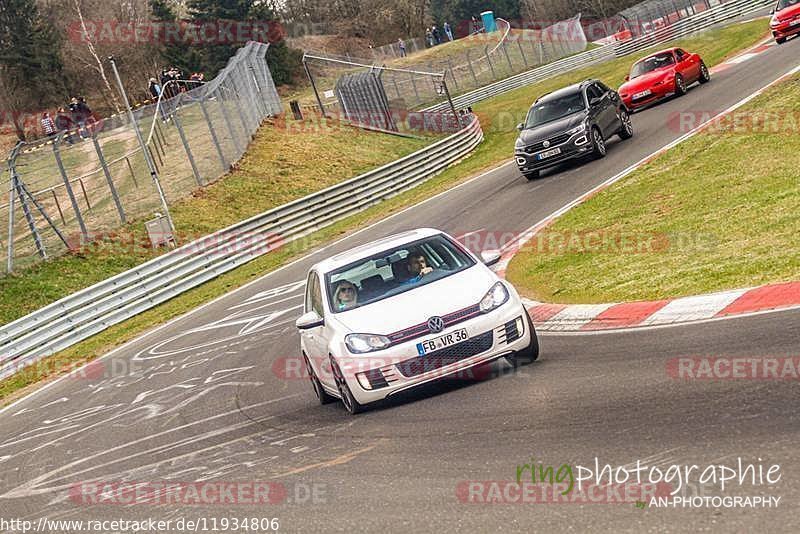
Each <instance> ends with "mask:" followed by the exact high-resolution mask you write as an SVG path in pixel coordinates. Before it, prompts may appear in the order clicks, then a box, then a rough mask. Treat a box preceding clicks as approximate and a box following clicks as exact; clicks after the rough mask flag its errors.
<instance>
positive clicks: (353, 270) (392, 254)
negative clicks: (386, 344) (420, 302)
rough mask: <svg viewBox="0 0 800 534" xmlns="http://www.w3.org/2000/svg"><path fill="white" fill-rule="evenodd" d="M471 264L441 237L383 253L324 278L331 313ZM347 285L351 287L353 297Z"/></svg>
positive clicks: (430, 280) (452, 243)
mask: <svg viewBox="0 0 800 534" xmlns="http://www.w3.org/2000/svg"><path fill="white" fill-rule="evenodd" d="M473 265H475V261H474V260H473V259H472V258H471V257H470V256H469V255H468V254H467V253H466V252H464V250H463V249H462V248H461V247H460V246H459V245H457V244H456V243H454V242H453V241H451V240H450V239H449V238H447V237H446V236H444V235H441V234H440V235H436V236H433V237H428V238H425V239H422V240H419V241H415V242H413V243H408V244H405V245H403V246H400V247H397V248H393V249H390V250H385V251H383V252H381V253H380V254H375V255H373V256H371V257H369V258H366V259H363V260H358V261H356V262H353V263H351V264H350V265H347V266H345V267H342V268H340V269H336V270H335V271H331V272H329V273H327V274H326V275H325V283H326V286H327V290H328V302H329V305H330V309H331V311H333V313H339V312H342V311H347V310H351V309H354V308H360V307H361V306H366V305H367V304H372V303H374V302H378V301H380V300H383V299H385V298H388V297H392V296H394V295H399V294H400V293H405V292H406V291H410V290H412V289H415V288H417V287H420V286H423V285H426V284H429V283H431V282H435V281H436V280H441V279H442V278H446V277H448V276H451V275H453V274H455V273H457V272H460V271H463V270H465V269H468V268H470V267H472V266H473ZM350 286H355V288H356V291H355V293H356V294H355V298H353V296H352V295H351V288H350Z"/></svg>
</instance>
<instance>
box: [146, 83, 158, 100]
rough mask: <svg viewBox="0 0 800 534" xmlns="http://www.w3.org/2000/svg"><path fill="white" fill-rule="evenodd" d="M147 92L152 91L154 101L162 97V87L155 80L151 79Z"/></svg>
mask: <svg viewBox="0 0 800 534" xmlns="http://www.w3.org/2000/svg"><path fill="white" fill-rule="evenodd" d="M147 90H148V91H150V96H152V97H153V100H158V97H159V96H161V86H160V85H159V84H158V80H156V79H155V78H150V85H149V86H148V87H147Z"/></svg>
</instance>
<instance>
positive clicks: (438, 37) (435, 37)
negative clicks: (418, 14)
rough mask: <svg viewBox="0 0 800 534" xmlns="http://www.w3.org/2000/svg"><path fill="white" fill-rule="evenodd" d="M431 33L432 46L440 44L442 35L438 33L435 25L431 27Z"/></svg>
mask: <svg viewBox="0 0 800 534" xmlns="http://www.w3.org/2000/svg"><path fill="white" fill-rule="evenodd" d="M431 33H432V34H433V44H437V45H438V44H441V42H442V34H441V33H439V28H437V27H436V25H435V24H434V25H433V27H431Z"/></svg>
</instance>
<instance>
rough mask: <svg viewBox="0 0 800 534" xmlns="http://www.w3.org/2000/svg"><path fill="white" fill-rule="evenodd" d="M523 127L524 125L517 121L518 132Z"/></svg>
mask: <svg viewBox="0 0 800 534" xmlns="http://www.w3.org/2000/svg"><path fill="white" fill-rule="evenodd" d="M524 128H525V125H524V124H523V123H519V124H517V130H519V131H520V132H521V131H522V130H523V129H524Z"/></svg>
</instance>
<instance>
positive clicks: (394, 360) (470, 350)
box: [336, 298, 531, 404]
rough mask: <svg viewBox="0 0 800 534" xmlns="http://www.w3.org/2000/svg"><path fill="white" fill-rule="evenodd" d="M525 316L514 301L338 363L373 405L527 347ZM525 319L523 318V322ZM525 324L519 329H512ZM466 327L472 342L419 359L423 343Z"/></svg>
mask: <svg viewBox="0 0 800 534" xmlns="http://www.w3.org/2000/svg"><path fill="white" fill-rule="evenodd" d="M525 313H527V312H526V311H525V309H524V308H523V307H522V305H521V303H519V302H518V301H516V302H515V299H513V298H512V299H511V300H510V301H509V302H507V303H506V304H504V305H503V306H501V307H500V308H498V309H496V310H494V311H492V312H490V313H487V314H483V315H480V316H478V317H475V318H474V319H470V320H468V321H464V322H462V323H458V324H455V325H453V326H451V327H449V328H446V329H445V330H443V331H442V332H439V333H437V334H430V335H427V336H423V337H419V338H416V339H413V340H410V341H407V342H405V343H401V344H398V345H395V346H393V347H390V348H388V349H386V350H382V351H379V352H376V353H373V354H371V355H364V356H346V357H338V358H336V362H337V364H338V366H339V367H340V369H341V370H342V374H343V375H344V378H345V380H346V381H347V385H348V386H349V387H350V391H352V393H353V396H354V397H355V398H356V400H357V401H358V402H359V403H361V404H368V403H370V402H375V401H378V400H381V399H385V398H386V397H388V396H390V395H394V394H396V393H399V392H401V391H405V390H408V389H411V388H414V387H417V386H420V385H422V384H425V383H428V382H432V381H435V380H439V379H441V378H444V377H446V376H450V375H453V374H455V373H460V372H463V371H465V370H467V369H469V368H471V367H475V366H477V365H480V364H482V363H486V362H490V361H492V360H496V359H497V358H500V357H502V356H505V355H508V354H510V353H512V352H514V351H517V350H521V349H523V348H525V347H527V346H528V345H529V344H530V339H531V337H530V336H531V332H529V328H528V323H527V321H526V320H525V316H524V315H523V314H525ZM520 318H521V319H522V320H521V321H518V319H520ZM520 323H521V325H522V326H521V329H519V330H516V328H515V327H509V325H510V324H513V325H515V326H516V325H519V324H520ZM461 329H466V330H467V334H468V336H469V338H468V339H467V341H465V342H462V343H458V344H456V345H453V346H451V347H447V348H445V349H440V350H438V351H436V352H433V353H430V354H427V355H425V356H419V355H418V351H417V344H418V343H420V342H422V341H425V340H426V339H432V338H436V337H439V336H443V335H447V334H449V333H452V332H456V331H458V330H461ZM515 330H516V336H515V334H514V332H515ZM509 339H510V340H509ZM463 376H465V377H466V378H469V377H470V376H471V375H470V374H469V373H465V374H464V375H463Z"/></svg>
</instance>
